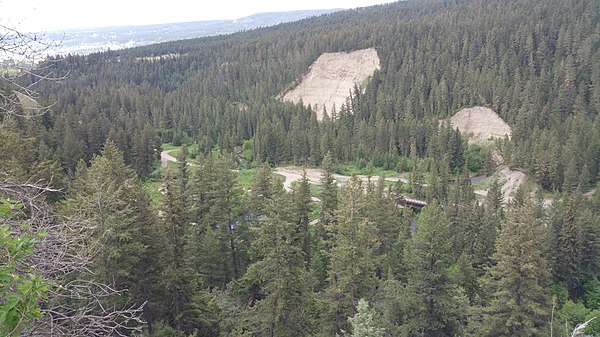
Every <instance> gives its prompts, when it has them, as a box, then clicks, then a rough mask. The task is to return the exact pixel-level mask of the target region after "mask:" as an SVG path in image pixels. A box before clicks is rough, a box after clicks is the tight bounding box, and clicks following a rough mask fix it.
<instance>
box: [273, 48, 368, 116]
mask: <svg viewBox="0 0 600 337" xmlns="http://www.w3.org/2000/svg"><path fill="white" fill-rule="evenodd" d="M376 69H380V65H379V56H378V55H377V51H376V50H375V49H373V48H369V49H362V50H356V51H353V52H349V53H325V54H322V55H321V56H319V58H318V59H317V60H316V61H315V62H314V63H313V64H312V65H311V66H310V68H308V71H307V72H306V74H304V75H303V76H302V78H301V79H300V80H299V84H298V85H296V86H295V87H294V88H292V89H291V90H289V91H287V92H284V93H282V99H283V100H284V101H291V102H294V103H298V102H300V101H302V102H303V103H304V104H310V105H311V106H313V108H314V107H315V105H317V106H318V110H317V118H318V119H319V120H321V119H322V118H323V108H326V109H327V111H328V112H329V113H331V111H332V108H333V106H334V104H335V106H336V108H337V109H338V110H339V109H340V107H341V106H342V104H344V103H346V98H348V97H349V95H350V92H351V91H352V90H353V88H354V86H355V85H361V84H363V82H364V81H365V80H366V79H368V78H369V76H372V75H373V72H374V71H375V70H376Z"/></svg>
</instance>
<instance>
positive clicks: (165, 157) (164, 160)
mask: <svg viewBox="0 0 600 337" xmlns="http://www.w3.org/2000/svg"><path fill="white" fill-rule="evenodd" d="M171 151H173V150H168V151H162V152H161V153H160V167H162V168H165V167H167V165H168V164H169V162H170V161H172V162H177V158H175V157H173V156H171V155H170V154H169V152H171Z"/></svg>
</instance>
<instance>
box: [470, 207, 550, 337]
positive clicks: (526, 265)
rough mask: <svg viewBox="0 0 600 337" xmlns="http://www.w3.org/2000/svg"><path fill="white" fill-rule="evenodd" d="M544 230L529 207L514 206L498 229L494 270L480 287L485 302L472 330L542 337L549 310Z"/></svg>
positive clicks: (479, 333) (483, 332) (499, 334)
mask: <svg viewBox="0 0 600 337" xmlns="http://www.w3.org/2000/svg"><path fill="white" fill-rule="evenodd" d="M547 235H548V234H547V232H546V226H545V225H544V224H543V223H542V221H541V219H538V218H536V217H535V215H534V213H533V208H532V207H531V205H530V204H528V203H524V204H522V205H518V204H515V205H513V207H512V208H511V209H510V210H509V213H508V214H507V217H506V220H505V221H504V223H503V224H502V227H501V230H500V233H499V234H498V239H497V240H496V251H495V252H494V254H493V255H492V260H493V261H494V262H495V264H494V265H492V266H491V267H489V269H488V270H487V272H486V275H485V277H484V278H483V279H482V286H483V288H484V290H485V291H486V293H487V296H488V297H489V298H488V299H487V301H486V304H485V305H484V306H483V307H482V308H479V309H478V310H477V311H478V313H479V315H481V316H480V317H481V321H474V322H472V323H473V327H474V328H475V330H476V331H477V334H478V335H482V336H544V335H546V334H547V331H546V324H547V322H548V320H547V319H548V317H549V310H550V308H551V305H550V294H549V291H548V289H549V285H550V276H551V275H550V273H549V270H548V261H547V260H546V256H545V250H544V245H543V244H544V242H545V240H544V238H546V237H547Z"/></svg>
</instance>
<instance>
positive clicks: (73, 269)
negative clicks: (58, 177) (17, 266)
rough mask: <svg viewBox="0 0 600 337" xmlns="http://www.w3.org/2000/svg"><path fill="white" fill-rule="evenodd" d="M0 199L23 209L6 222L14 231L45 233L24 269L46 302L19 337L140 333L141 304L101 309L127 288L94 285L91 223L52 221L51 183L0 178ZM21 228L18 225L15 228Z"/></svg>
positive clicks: (94, 250) (82, 221) (71, 220)
mask: <svg viewBox="0 0 600 337" xmlns="http://www.w3.org/2000/svg"><path fill="white" fill-rule="evenodd" d="M0 179H1V180H0V199H12V200H16V201H18V202H19V203H20V204H21V205H22V206H23V207H22V208H21V209H20V210H19V211H18V212H17V214H15V217H14V218H13V220H10V221H7V223H8V225H9V226H11V229H12V230H14V232H16V233H18V232H23V231H30V232H32V233H36V232H44V233H45V235H44V236H43V237H41V238H40V239H39V241H38V242H37V243H36V244H35V253H34V254H33V255H32V256H30V258H29V260H28V261H27V262H28V267H31V268H34V269H35V270H36V271H37V272H38V273H39V274H40V275H42V276H43V277H44V278H45V279H47V280H49V281H50V283H51V284H52V289H51V290H50V291H49V293H48V299H46V300H44V301H43V302H42V303H41V307H42V312H43V313H44V317H43V318H42V319H40V320H37V321H34V322H33V325H32V326H31V327H30V328H28V329H26V330H25V331H24V332H23V333H22V335H23V336H40V337H41V336H44V337H54V336H56V337H58V336H61V337H63V336H67V337H75V336H126V335H127V334H128V332H131V331H140V330H141V329H142V326H143V325H144V322H143V320H142V319H141V314H142V310H143V308H144V306H145V303H126V304H124V305H123V306H122V307H116V306H111V307H106V306H105V304H104V303H109V302H114V301H107V300H112V299H114V298H117V297H120V296H123V295H124V294H125V293H126V292H127V290H126V289H115V288H114V287H111V286H110V285H107V284H102V283H99V282H96V281H93V280H92V279H93V271H92V268H91V263H92V259H93V257H94V255H95V254H96V253H97V251H98V249H99V247H98V246H96V245H95V244H93V242H96V241H95V240H91V235H92V234H93V233H94V230H95V224H92V223H90V222H89V221H88V220H80V219H76V218H69V219H66V220H65V221H57V220H56V219H55V218H54V217H53V215H52V212H51V208H50V206H49V205H48V204H46V202H45V194H46V193H56V192H60V190H57V189H54V188H52V187H50V186H51V185H50V184H45V185H40V184H39V183H38V182H22V183H21V182H18V181H15V180H13V179H10V178H9V177H7V176H2V177H0ZM23 223H24V224H25V225H26V226H19V225H18V224H23Z"/></svg>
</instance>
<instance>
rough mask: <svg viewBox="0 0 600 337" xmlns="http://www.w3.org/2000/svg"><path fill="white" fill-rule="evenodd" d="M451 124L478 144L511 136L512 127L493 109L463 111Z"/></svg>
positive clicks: (481, 108)
mask: <svg viewBox="0 0 600 337" xmlns="http://www.w3.org/2000/svg"><path fill="white" fill-rule="evenodd" d="M450 124H452V127H453V128H458V129H459V130H460V132H461V133H463V134H466V135H468V136H469V141H470V142H474V143H477V144H485V143H487V142H488V141H490V140H492V139H494V138H504V137H510V135H511V129H510V126H509V125H508V124H506V122H505V121H504V120H503V119H502V118H500V116H498V114H497V113H495V112H494V111H493V110H492V109H489V108H485V107H473V108H466V109H462V110H460V111H459V112H457V113H456V114H455V115H454V116H452V118H450Z"/></svg>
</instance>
